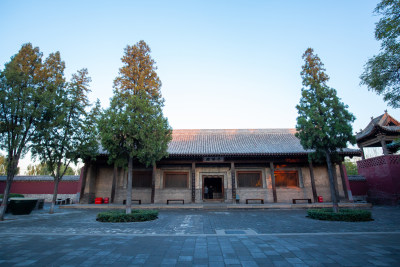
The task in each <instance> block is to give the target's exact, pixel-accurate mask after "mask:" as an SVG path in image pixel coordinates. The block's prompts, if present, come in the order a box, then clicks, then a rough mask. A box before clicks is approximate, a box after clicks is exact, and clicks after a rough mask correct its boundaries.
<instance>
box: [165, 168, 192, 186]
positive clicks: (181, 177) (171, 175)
mask: <svg viewBox="0 0 400 267" xmlns="http://www.w3.org/2000/svg"><path fill="white" fill-rule="evenodd" d="M188 181H189V173H188V172H166V173H164V187H165V188H188Z"/></svg>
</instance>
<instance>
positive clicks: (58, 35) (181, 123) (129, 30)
mask: <svg viewBox="0 0 400 267" xmlns="http://www.w3.org/2000/svg"><path fill="white" fill-rule="evenodd" d="M377 3H378V1H375V0H335V1H333V0H324V1H320V0H302V1H296V0H291V1H290V0H288V1H278V0H275V1H272V0H269V1H267V0H265V1H251V0H250V1H249V0H247V1H232V0H231V1H222V0H220V1H215V0H214V1H206V0H202V1H200V0H198V1H195V0H187V1H173V0H171V1H118V0H114V1H99V0H97V1H75V0H70V1H40V0H37V1H28V0H27V1H18V0H14V1H7V0H2V1H0V25H2V26H1V27H0V38H1V42H0V68H1V69H3V67H4V63H6V62H8V61H9V60H10V57H11V56H12V55H14V54H15V53H17V52H18V50H19V48H20V47H21V45H22V44H24V43H27V42H31V43H32V44H33V45H34V46H38V47H39V48H40V49H41V51H42V52H43V53H44V54H45V55H46V56H47V55H48V53H50V52H54V51H60V53H61V56H62V59H63V60H64V61H65V63H66V66H67V69H66V75H67V77H70V75H71V74H72V73H74V72H75V71H77V70H78V69H81V68H88V70H89V74H90V76H91V77H92V83H91V89H92V93H91V95H90V99H91V100H93V101H94V100H95V99H96V98H99V99H100V100H101V103H102V106H103V107H107V106H108V104H109V98H110V97H111V96H112V84H113V80H114V78H115V77H116V75H117V73H118V69H119V67H121V60H120V58H121V57H122V55H123V49H124V47H126V45H128V44H129V45H133V44H135V43H136V42H138V41H139V40H145V41H146V42H147V43H148V44H149V46H150V47H151V49H152V57H153V58H154V59H155V61H156V62H157V66H158V74H159V76H160V79H161V81H162V83H163V86H162V89H161V90H162V94H163V96H164V98H165V100H166V101H165V108H164V113H165V115H166V116H167V117H168V119H169V122H170V124H171V126H172V127H173V128H175V129H179V128H294V127H295V124H296V116H297V112H296V109H295V106H296V104H297V103H298V102H299V99H300V91H301V87H302V85H301V78H300V71H301V65H302V64H303V61H302V58H301V56H302V54H303V53H304V51H305V50H306V49H307V48H308V47H312V48H314V50H315V52H316V53H317V54H318V55H319V56H320V58H321V60H322V62H323V63H324V64H325V67H326V71H327V73H328V75H329V76H330V77H331V80H330V81H329V83H328V85H329V86H331V87H333V88H335V89H336V90H337V92H338V96H339V97H340V98H341V99H342V101H343V102H344V103H345V104H347V105H348V106H349V110H350V112H352V113H353V114H354V115H355V116H356V118H357V119H356V121H355V122H354V131H358V130H359V129H360V128H363V127H365V126H366V125H367V124H368V123H369V121H370V117H371V116H374V117H376V116H378V115H381V114H382V113H383V111H384V110H385V109H387V110H388V111H389V113H390V114H392V115H393V116H394V117H395V118H397V119H400V110H399V109H397V110H395V109H391V108H389V107H387V105H386V103H384V102H383V101H382V97H381V96H378V95H376V94H375V93H374V92H369V91H368V90H367V88H366V87H365V86H360V85H359V82H360V80H359V76H360V74H361V73H362V71H363V65H364V64H365V62H366V61H367V59H368V58H369V57H371V56H372V55H374V54H376V53H378V52H379V47H380V46H379V42H377V41H376V40H375V39H374V28H375V23H376V22H377V21H378V19H379V17H377V16H375V15H373V13H372V11H373V9H374V8H375V6H376V4H377Z"/></svg>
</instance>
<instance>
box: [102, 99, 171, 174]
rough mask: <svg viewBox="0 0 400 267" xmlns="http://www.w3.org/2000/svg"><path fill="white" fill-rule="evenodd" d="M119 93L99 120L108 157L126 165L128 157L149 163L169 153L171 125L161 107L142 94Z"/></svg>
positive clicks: (121, 164)
mask: <svg viewBox="0 0 400 267" xmlns="http://www.w3.org/2000/svg"><path fill="white" fill-rule="evenodd" d="M141 94H142V93H141V92H139V93H138V95H132V96H128V97H125V96H122V95H121V94H116V95H115V96H114V97H113V98H112V100H111V105H110V108H109V109H107V110H106V111H105V112H104V115H103V117H102V118H101V120H100V122H99V126H100V132H101V137H102V145H103V146H104V148H105V149H107V151H108V153H109V161H110V162H116V163H117V165H120V166H123V167H126V166H127V163H128V162H127V161H128V158H129V157H132V158H136V159H138V160H139V161H140V162H142V163H143V164H145V165H146V166H149V165H151V164H153V163H154V162H155V161H157V160H159V159H161V158H162V157H165V156H167V153H166V150H167V146H168V142H169V141H170V138H171V137H170V128H169V125H168V121H167V119H165V118H164V117H163V114H162V111H161V107H160V106H159V105H153V104H151V102H150V100H149V99H148V98H146V97H143V96H142V95H141Z"/></svg>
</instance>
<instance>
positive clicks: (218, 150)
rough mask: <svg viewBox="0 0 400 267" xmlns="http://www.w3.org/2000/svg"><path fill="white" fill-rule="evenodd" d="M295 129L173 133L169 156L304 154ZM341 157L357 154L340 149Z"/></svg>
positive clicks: (186, 131)
mask: <svg viewBox="0 0 400 267" xmlns="http://www.w3.org/2000/svg"><path fill="white" fill-rule="evenodd" d="M295 133H296V130H295V129H229V130H223V129H221V130H219V129H197V130H173V133H172V141H171V142H170V144H169V147H168V153H169V154H170V155H171V156H174V155H175V156H185V155H186V156H189V155H204V156H208V155H226V156H227V155H293V154H307V153H310V152H312V150H305V149H303V147H302V146H301V144H300V140H299V139H298V138H296V137H295ZM344 153H345V154H349V155H350V154H352V155H355V154H358V153H359V150H356V149H344Z"/></svg>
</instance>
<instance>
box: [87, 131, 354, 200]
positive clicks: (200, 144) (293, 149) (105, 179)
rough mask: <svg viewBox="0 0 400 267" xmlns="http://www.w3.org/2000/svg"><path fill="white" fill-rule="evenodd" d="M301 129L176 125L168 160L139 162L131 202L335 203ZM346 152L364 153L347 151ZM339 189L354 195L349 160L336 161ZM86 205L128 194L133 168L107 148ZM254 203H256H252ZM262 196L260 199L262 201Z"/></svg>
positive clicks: (90, 172) (95, 167)
mask: <svg viewBox="0 0 400 267" xmlns="http://www.w3.org/2000/svg"><path fill="white" fill-rule="evenodd" d="M295 133H296V130H295V129H232V130H215V129H211V130H204V129H202V130H173V133H172V141H171V142H170V144H169V147H168V152H169V157H168V158H164V159H162V160H160V161H159V162H157V163H156V165H155V166H150V167H149V168H146V167H145V166H143V165H141V164H139V163H138V162H134V170H133V185H132V187H133V188H132V189H133V193H132V199H136V200H141V202H142V203H163V204H165V203H166V202H167V201H168V200H177V199H180V200H184V202H185V204H186V203H213V202H225V203H233V202H236V200H239V201H240V203H245V202H246V200H250V199H262V200H264V203H277V202H280V203H292V200H293V199H311V200H312V201H313V202H316V201H317V196H322V197H323V198H324V201H331V193H330V185H329V179H328V171H327V167H326V165H325V164H317V163H315V162H314V163H313V162H309V161H308V154H309V153H311V151H307V150H304V149H303V148H302V146H301V144H300V141H299V140H298V139H297V138H296V137H295ZM340 155H341V156H342V160H343V158H344V157H345V156H350V157H352V156H359V155H360V151H359V150H356V149H344V150H343V151H341V152H340ZM334 170H335V185H336V186H335V188H336V192H337V195H338V197H339V198H340V199H341V200H342V201H348V200H349V196H350V197H351V192H350V187H349V183H348V180H347V176H346V173H345V169H344V166H343V165H342V162H338V163H337V164H336V165H335V168H334ZM83 174H84V175H83V180H82V189H81V199H80V203H94V199H95V197H103V198H104V197H108V198H110V200H111V202H112V203H119V204H122V203H123V201H124V200H125V199H126V190H127V187H128V184H127V174H128V173H127V170H125V169H122V168H116V167H114V166H113V165H109V164H108V163H107V153H106V151H102V152H101V155H100V156H98V157H97V160H96V161H93V162H88V163H86V164H85V167H84V171H83ZM250 201H251V200H250ZM255 201H257V200H255Z"/></svg>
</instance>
